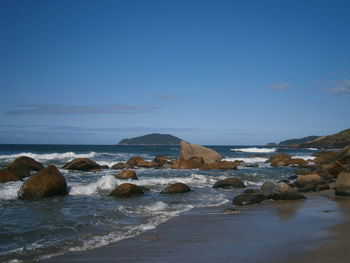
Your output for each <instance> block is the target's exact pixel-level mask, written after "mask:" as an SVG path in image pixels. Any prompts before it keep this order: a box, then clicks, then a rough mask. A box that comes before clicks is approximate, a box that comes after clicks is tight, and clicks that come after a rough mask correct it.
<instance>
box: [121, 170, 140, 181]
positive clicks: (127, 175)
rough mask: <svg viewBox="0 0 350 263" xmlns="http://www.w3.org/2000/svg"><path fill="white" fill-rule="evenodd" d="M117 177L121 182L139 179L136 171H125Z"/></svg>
mask: <svg viewBox="0 0 350 263" xmlns="http://www.w3.org/2000/svg"><path fill="white" fill-rule="evenodd" d="M115 177H116V178H117V179H120V180H125V179H133V180H137V179H138V178H137V176H136V173H135V171H133V170H123V171H121V172H120V173H119V174H116V175H115Z"/></svg>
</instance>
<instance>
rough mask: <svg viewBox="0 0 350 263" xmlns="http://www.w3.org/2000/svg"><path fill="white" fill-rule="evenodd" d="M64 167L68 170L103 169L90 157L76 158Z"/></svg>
mask: <svg viewBox="0 0 350 263" xmlns="http://www.w3.org/2000/svg"><path fill="white" fill-rule="evenodd" d="M63 169H66V170H77V171H85V172H86V171H92V170H99V169H101V166H100V165H99V164H98V163H96V162H94V161H92V160H90V159H88V158H76V159H74V160H72V161H70V162H69V163H66V164H65V165H64V166H63Z"/></svg>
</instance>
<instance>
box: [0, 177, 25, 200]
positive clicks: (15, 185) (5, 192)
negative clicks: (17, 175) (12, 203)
mask: <svg viewBox="0 0 350 263" xmlns="http://www.w3.org/2000/svg"><path fill="white" fill-rule="evenodd" d="M22 184H23V182H22V181H17V182H8V183H3V184H0V200H14V199H17V192H18V190H19V189H20V188H21V185H22Z"/></svg>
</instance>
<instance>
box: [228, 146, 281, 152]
mask: <svg viewBox="0 0 350 263" xmlns="http://www.w3.org/2000/svg"><path fill="white" fill-rule="evenodd" d="M230 150H231V151H234V152H247V153H272V152H275V151H276V150H277V148H257V147H251V148H234V149H230Z"/></svg>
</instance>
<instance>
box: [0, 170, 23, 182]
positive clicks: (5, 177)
mask: <svg viewBox="0 0 350 263" xmlns="http://www.w3.org/2000/svg"><path fill="white" fill-rule="evenodd" d="M20 180H21V179H20V178H19V177H17V176H16V175H14V174H13V173H11V172H10V171H9V170H8V169H2V170H0V183H7V182H13V181H20Z"/></svg>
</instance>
